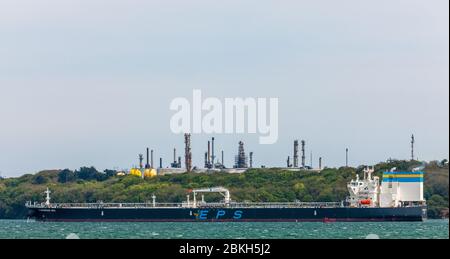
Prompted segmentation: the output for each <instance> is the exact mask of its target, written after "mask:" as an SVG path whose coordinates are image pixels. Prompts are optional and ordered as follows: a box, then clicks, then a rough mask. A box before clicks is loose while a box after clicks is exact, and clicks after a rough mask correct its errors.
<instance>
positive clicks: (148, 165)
mask: <svg viewBox="0 0 450 259" xmlns="http://www.w3.org/2000/svg"><path fill="white" fill-rule="evenodd" d="M149 153H150V151H149V148H147V162H146V163H145V168H146V169H149V168H150V163H149V160H150V158H149V155H150V154H149Z"/></svg>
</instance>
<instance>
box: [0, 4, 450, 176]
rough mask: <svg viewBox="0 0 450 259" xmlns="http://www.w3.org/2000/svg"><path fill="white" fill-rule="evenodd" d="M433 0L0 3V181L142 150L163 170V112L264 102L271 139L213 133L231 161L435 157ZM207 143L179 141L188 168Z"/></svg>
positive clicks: (442, 11)
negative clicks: (188, 151) (194, 103)
mask: <svg viewBox="0 0 450 259" xmlns="http://www.w3.org/2000/svg"><path fill="white" fill-rule="evenodd" d="M448 5H449V2H448V1H447V0H426V1H425V0H422V1H414V0H404V1H399V0H387V1H360V0H341V1H335V0H328V1H325V0H322V1H275V0H273V1H265V0H254V1H245V0H244V1H242V0H239V1H233V0H231V1H230V0H228V1H207V0H204V1H183V0H176V1H174V0H172V1H171V0H164V1H137V0H131V1H130V0H126V1H125V0H123V1H115V0H105V1H98V0H77V1H75V0H74V1H64V0H54V1H49V0H41V1H35V0H0V171H1V174H2V175H3V176H18V175H21V174H24V173H34V172H37V171H39V170H43V169H58V168H61V169H62V168H71V169H76V168H78V167H80V166H95V167H97V168H98V169H102V170H103V169H105V168H129V167H130V166H132V165H133V164H136V163H137V155H138V153H142V152H145V147H147V146H149V147H150V148H153V149H155V152H156V153H155V155H156V157H157V158H159V157H160V156H161V157H163V159H164V164H165V165H167V164H168V163H169V162H171V161H170V160H172V149H173V148H174V147H177V148H178V149H179V151H180V153H179V154H180V155H182V149H183V137H182V136H180V135H174V134H172V133H171V131H170V124H169V122H170V117H171V115H172V114H173V112H172V111H170V110H169V104H170V101H171V100H172V99H173V98H175V97H186V98H189V99H191V98H192V89H194V88H197V89H202V91H203V95H204V96H206V97H208V96H210V97H218V98H226V97H278V98H279V103H280V108H279V113H280V117H279V121H280V125H279V131H280V138H279V141H278V143H276V144H274V145H259V144H258V136H257V135H216V139H217V149H218V151H219V150H222V149H224V150H225V155H226V161H225V162H226V165H227V166H232V162H233V160H234V155H235V154H236V153H237V143H238V141H239V140H244V141H245V143H246V150H247V151H253V152H254V153H255V159H254V160H255V164H256V165H257V166H259V165H262V164H264V165H268V166H270V165H273V166H284V165H285V161H286V158H287V156H288V155H292V154H291V153H292V149H293V148H292V141H293V140H294V139H305V140H306V141H307V153H308V163H309V154H310V152H311V151H312V153H313V162H314V166H317V160H318V157H319V156H321V157H323V163H324V164H325V165H327V166H341V165H343V164H344V163H345V148H346V147H348V148H349V149H350V164H351V165H359V164H372V163H376V162H379V161H384V160H386V159H388V158H390V157H392V158H398V159H408V158H409V156H410V147H409V146H410V144H409V142H410V136H411V134H412V133H414V134H415V136H416V154H417V156H418V158H419V159H421V160H431V159H444V158H448V154H449V146H448V143H449V112H448V109H449V74H448V71H449V28H448V27H449V13H448V12H449V6H448ZM209 137H211V136H208V135H194V136H193V139H192V140H193V156H194V163H195V164H196V165H198V166H202V164H203V155H202V154H203V152H204V151H205V150H206V139H207V138H209Z"/></svg>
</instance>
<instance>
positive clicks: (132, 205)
mask: <svg viewBox="0 0 450 259" xmlns="http://www.w3.org/2000/svg"><path fill="white" fill-rule="evenodd" d="M26 206H27V207H28V208H43V207H44V208H119V209H120V208H224V207H225V208H334V207H340V206H341V203H340V202H230V203H223V202H217V203H202V202H198V203H196V204H194V203H189V204H187V203H151V202H149V203H52V204H50V205H46V204H44V203H39V204H37V203H34V204H31V203H27V204H26Z"/></svg>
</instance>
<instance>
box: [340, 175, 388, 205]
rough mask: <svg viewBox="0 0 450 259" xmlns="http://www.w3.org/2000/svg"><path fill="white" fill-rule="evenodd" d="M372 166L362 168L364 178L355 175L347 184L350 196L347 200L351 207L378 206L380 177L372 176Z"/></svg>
mask: <svg viewBox="0 0 450 259" xmlns="http://www.w3.org/2000/svg"><path fill="white" fill-rule="evenodd" d="M373 172H374V169H373V167H367V168H365V169H364V178H363V179H360V178H359V175H356V180H353V179H352V180H351V181H350V183H348V184H347V188H348V191H349V193H350V197H349V198H348V199H347V202H349V203H350V206H352V207H378V206H379V193H380V179H379V177H377V176H373Z"/></svg>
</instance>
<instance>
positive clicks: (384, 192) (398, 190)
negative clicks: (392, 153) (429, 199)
mask: <svg viewBox="0 0 450 259" xmlns="http://www.w3.org/2000/svg"><path fill="white" fill-rule="evenodd" d="M423 177H424V173H423V172H420V171H416V170H413V171H412V172H398V171H396V169H395V168H393V169H392V170H391V171H390V172H385V173H384V174H383V182H382V184H381V195H380V205H381V207H399V206H404V205H408V204H411V203H425V199H424V197H423Z"/></svg>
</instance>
